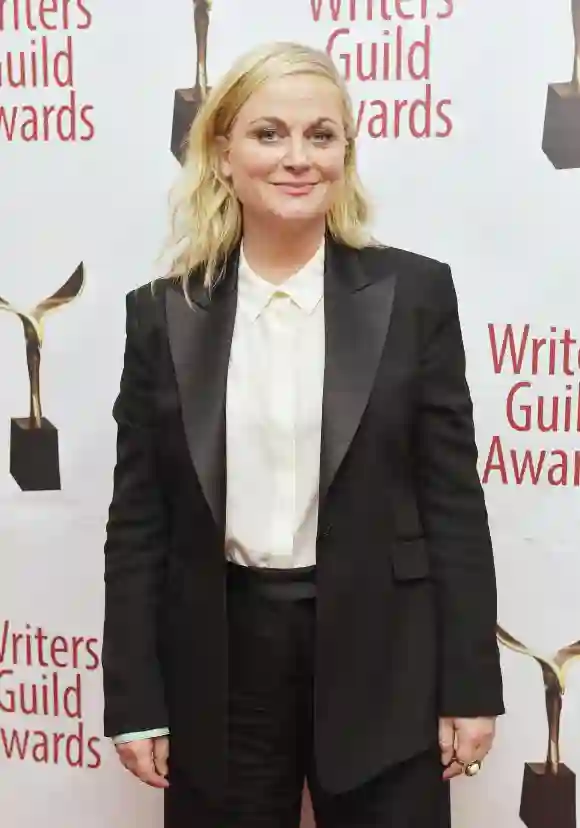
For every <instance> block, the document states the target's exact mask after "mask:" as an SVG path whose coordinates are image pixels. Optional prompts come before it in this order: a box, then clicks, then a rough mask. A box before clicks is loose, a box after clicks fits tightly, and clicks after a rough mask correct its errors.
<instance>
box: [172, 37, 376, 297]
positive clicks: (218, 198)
mask: <svg viewBox="0 0 580 828" xmlns="http://www.w3.org/2000/svg"><path fill="white" fill-rule="evenodd" d="M297 74H308V75H314V76H316V77H322V78H326V79H327V80H329V81H331V82H332V83H333V84H334V85H335V87H336V88H337V89H338V90H339V91H340V93H341V98H342V102H343V110H344V127H345V134H346V141H347V146H346V151H345V175H344V183H343V186H342V187H341V188H340V192H339V195H338V196H337V197H336V199H335V201H334V203H333V204H332V206H331V207H330V209H329V212H328V214H327V217H326V224H327V229H328V231H329V232H330V234H331V235H332V236H333V237H334V238H335V239H336V240H337V241H339V242H341V243H343V244H346V245H349V246H350V247H354V248H361V247H364V246H366V245H367V244H369V243H370V238H369V234H368V233H367V230H366V224H367V222H368V220H369V205H368V202H367V199H366V197H365V195H364V192H363V187H362V184H361V181H360V179H359V176H358V173H357V167H356V147H355V132H356V128H355V121H354V115H353V109H352V102H351V99H350V96H349V93H348V91H347V88H346V85H345V83H344V82H343V80H342V78H341V77H340V75H339V73H338V70H337V68H336V67H335V65H334V63H333V62H332V60H331V59H330V58H329V57H328V55H327V54H326V53H325V52H323V51H320V50H318V49H314V48H311V47H310V46H304V45H301V44H299V43H273V44H267V45H263V46H259V47H258V48H255V49H253V50H252V51H251V52H249V53H247V54H245V55H243V56H242V57H241V58H239V59H238V60H237V61H236V62H235V63H234V65H233V66H232V67H231V69H230V70H229V71H228V72H227V74H226V75H225V76H224V77H223V79H222V80H221V82H220V83H219V84H218V85H216V86H215V87H214V88H213V89H212V90H211V91H210V92H209V93H208V95H207V97H206V98H205V100H204V101H203V103H202V105H201V107H200V109H199V112H198V113H197V115H196V117H195V119H194V121H193V124H192V126H191V129H190V131H189V135H188V137H187V143H186V150H185V157H184V163H183V170H182V174H181V176H180V178H179V180H178V182H177V184H176V185H175V187H174V188H173V189H172V191H171V194H170V204H171V232H170V236H169V239H168V243H167V250H168V251H169V257H170V262H171V263H170V267H169V271H168V273H167V274H166V275H167V276H168V277H171V278H174V279H179V280H181V283H182V286H183V289H184V292H185V293H186V295H187V287H188V281H189V278H190V276H191V275H192V272H195V273H198V274H200V275H201V274H203V276H204V284H205V286H206V287H207V288H208V289H211V288H212V287H214V286H215V284H216V282H217V281H218V280H219V278H220V276H221V275H222V269H221V266H222V265H223V263H224V262H225V260H226V258H227V256H228V255H229V254H230V253H231V252H232V250H233V249H234V248H235V247H236V245H237V244H238V243H239V241H240V239H241V235H242V211H241V207H240V203H239V201H238V199H237V198H236V194H235V192H234V190H233V189H232V185H231V183H230V182H229V181H227V180H226V179H225V178H224V177H223V176H222V174H221V172H220V163H219V162H220V157H219V146H218V145H219V142H218V141H217V140H216V139H217V138H218V137H227V136H228V134H229V132H230V130H231V128H232V125H233V123H234V121H235V119H236V117H237V115H238V113H239V111H240V109H241V108H242V106H243V105H244V103H245V102H246V101H247V100H248V98H249V97H250V96H251V95H252V94H253V93H254V92H255V91H256V90H257V89H258V88H259V87H260V86H261V84H263V83H265V82H266V81H269V80H272V79H278V78H281V77H285V76H288V75H297Z"/></svg>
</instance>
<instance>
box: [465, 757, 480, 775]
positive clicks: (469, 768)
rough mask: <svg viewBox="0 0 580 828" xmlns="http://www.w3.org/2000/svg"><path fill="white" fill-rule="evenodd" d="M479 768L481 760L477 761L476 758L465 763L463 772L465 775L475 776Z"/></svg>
mask: <svg viewBox="0 0 580 828" xmlns="http://www.w3.org/2000/svg"><path fill="white" fill-rule="evenodd" d="M480 770H481V762H478V761H477V759H476V760H475V762H469V764H467V765H465V768H464V771H463V772H464V773H465V775H466V776H477V774H478V773H479V771H480Z"/></svg>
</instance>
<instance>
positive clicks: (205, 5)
mask: <svg viewBox="0 0 580 828" xmlns="http://www.w3.org/2000/svg"><path fill="white" fill-rule="evenodd" d="M210 9H211V0H193V20H194V24H195V49H196V69H195V86H193V87H191V88H189V89H176V90H175V101H174V104H173V127H172V130H171V152H172V153H173V155H174V156H175V157H176V158H177V160H178V161H179V163H180V164H181V163H182V162H183V156H184V150H185V142H186V140H187V136H188V134H189V129H190V127H191V125H192V123H193V121H194V118H195V116H196V115H197V113H198V111H199V108H200V106H201V104H202V103H203V101H204V100H205V98H206V96H207V93H208V92H209V86H208V80H207V36H208V31H209V12H210Z"/></svg>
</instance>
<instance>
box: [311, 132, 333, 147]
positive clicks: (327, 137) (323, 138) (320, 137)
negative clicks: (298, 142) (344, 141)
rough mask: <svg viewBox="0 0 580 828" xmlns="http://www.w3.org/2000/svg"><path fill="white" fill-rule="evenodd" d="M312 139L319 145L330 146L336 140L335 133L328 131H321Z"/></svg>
mask: <svg viewBox="0 0 580 828" xmlns="http://www.w3.org/2000/svg"><path fill="white" fill-rule="evenodd" d="M312 138H313V140H314V142H315V143H317V144H329V143H330V142H331V141H332V140H333V139H334V138H335V135H334V132H331V131H330V130H328V129H319V130H316V132H315V133H313V135H312Z"/></svg>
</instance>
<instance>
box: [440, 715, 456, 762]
mask: <svg viewBox="0 0 580 828" xmlns="http://www.w3.org/2000/svg"><path fill="white" fill-rule="evenodd" d="M439 748H440V750H441V764H442V765H445V766H447V765H449V764H450V762H451V760H452V759H453V753H454V749H455V728H454V727H453V722H452V721H451V719H440V721H439Z"/></svg>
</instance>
